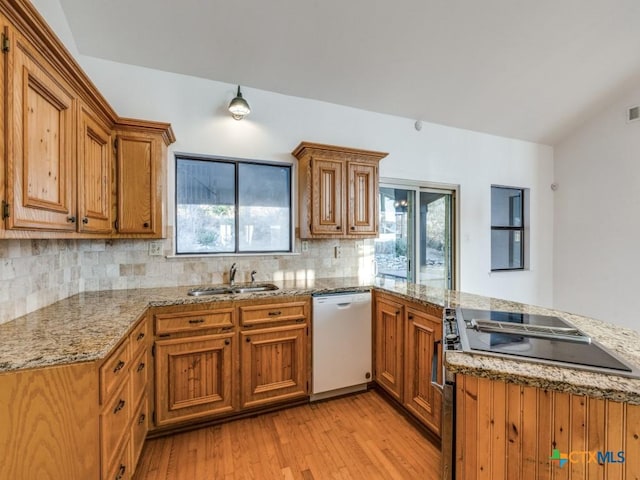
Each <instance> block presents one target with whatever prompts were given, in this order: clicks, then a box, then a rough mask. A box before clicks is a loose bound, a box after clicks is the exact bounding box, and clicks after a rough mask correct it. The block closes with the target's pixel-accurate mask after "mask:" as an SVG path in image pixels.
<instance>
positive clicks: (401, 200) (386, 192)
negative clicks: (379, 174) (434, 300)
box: [375, 187, 415, 281]
mask: <svg viewBox="0 0 640 480" xmlns="http://www.w3.org/2000/svg"><path fill="white" fill-rule="evenodd" d="M379 225H380V235H379V236H378V238H376V239H375V259H376V265H377V277H378V278H383V279H386V278H389V279H407V280H409V281H413V278H414V277H413V272H412V271H411V268H410V267H411V264H414V265H415V262H414V261H413V258H414V247H413V244H414V235H415V234H414V232H415V192H413V191H411V190H405V189H401V188H391V187H380V221H379Z"/></svg>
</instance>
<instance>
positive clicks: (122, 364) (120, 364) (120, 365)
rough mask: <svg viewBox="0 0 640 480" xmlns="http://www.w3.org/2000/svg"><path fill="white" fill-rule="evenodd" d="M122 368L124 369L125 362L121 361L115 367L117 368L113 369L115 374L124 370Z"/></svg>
mask: <svg viewBox="0 0 640 480" xmlns="http://www.w3.org/2000/svg"><path fill="white" fill-rule="evenodd" d="M122 367H124V362H123V361H122V360H120V361H119V362H118V364H117V365H116V366H115V368H114V369H113V373H118V372H119V371H120V370H122Z"/></svg>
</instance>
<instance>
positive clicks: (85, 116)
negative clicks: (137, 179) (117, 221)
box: [77, 105, 113, 233]
mask: <svg viewBox="0 0 640 480" xmlns="http://www.w3.org/2000/svg"><path fill="white" fill-rule="evenodd" d="M78 123H79V126H80V131H79V132H78V179H82V180H81V181H78V220H77V221H78V231H80V232H101V233H102V232H104V233H109V232H111V230H112V220H111V207H112V201H111V198H112V197H111V195H112V174H111V172H112V171H113V148H112V140H111V131H110V129H109V128H108V127H107V126H106V125H104V124H103V123H102V122H100V120H98V118H97V116H96V115H95V113H93V112H92V111H91V110H90V109H89V108H88V107H87V106H85V105H82V106H81V107H80V114H79V122H78Z"/></svg>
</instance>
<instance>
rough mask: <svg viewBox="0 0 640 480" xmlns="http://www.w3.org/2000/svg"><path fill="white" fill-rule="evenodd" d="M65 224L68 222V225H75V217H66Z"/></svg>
mask: <svg viewBox="0 0 640 480" xmlns="http://www.w3.org/2000/svg"><path fill="white" fill-rule="evenodd" d="M67 222H69V223H76V217H74V216H71V217H67Z"/></svg>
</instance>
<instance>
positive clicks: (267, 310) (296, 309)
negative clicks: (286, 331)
mask: <svg viewBox="0 0 640 480" xmlns="http://www.w3.org/2000/svg"><path fill="white" fill-rule="evenodd" d="M308 305H309V303H308V302H288V303H271V304H268V305H248V306H244V307H240V321H241V323H242V325H243V326H247V325H261V324H265V323H274V322H275V323H278V322H291V321H298V322H303V321H305V320H306V319H307V311H308Z"/></svg>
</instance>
